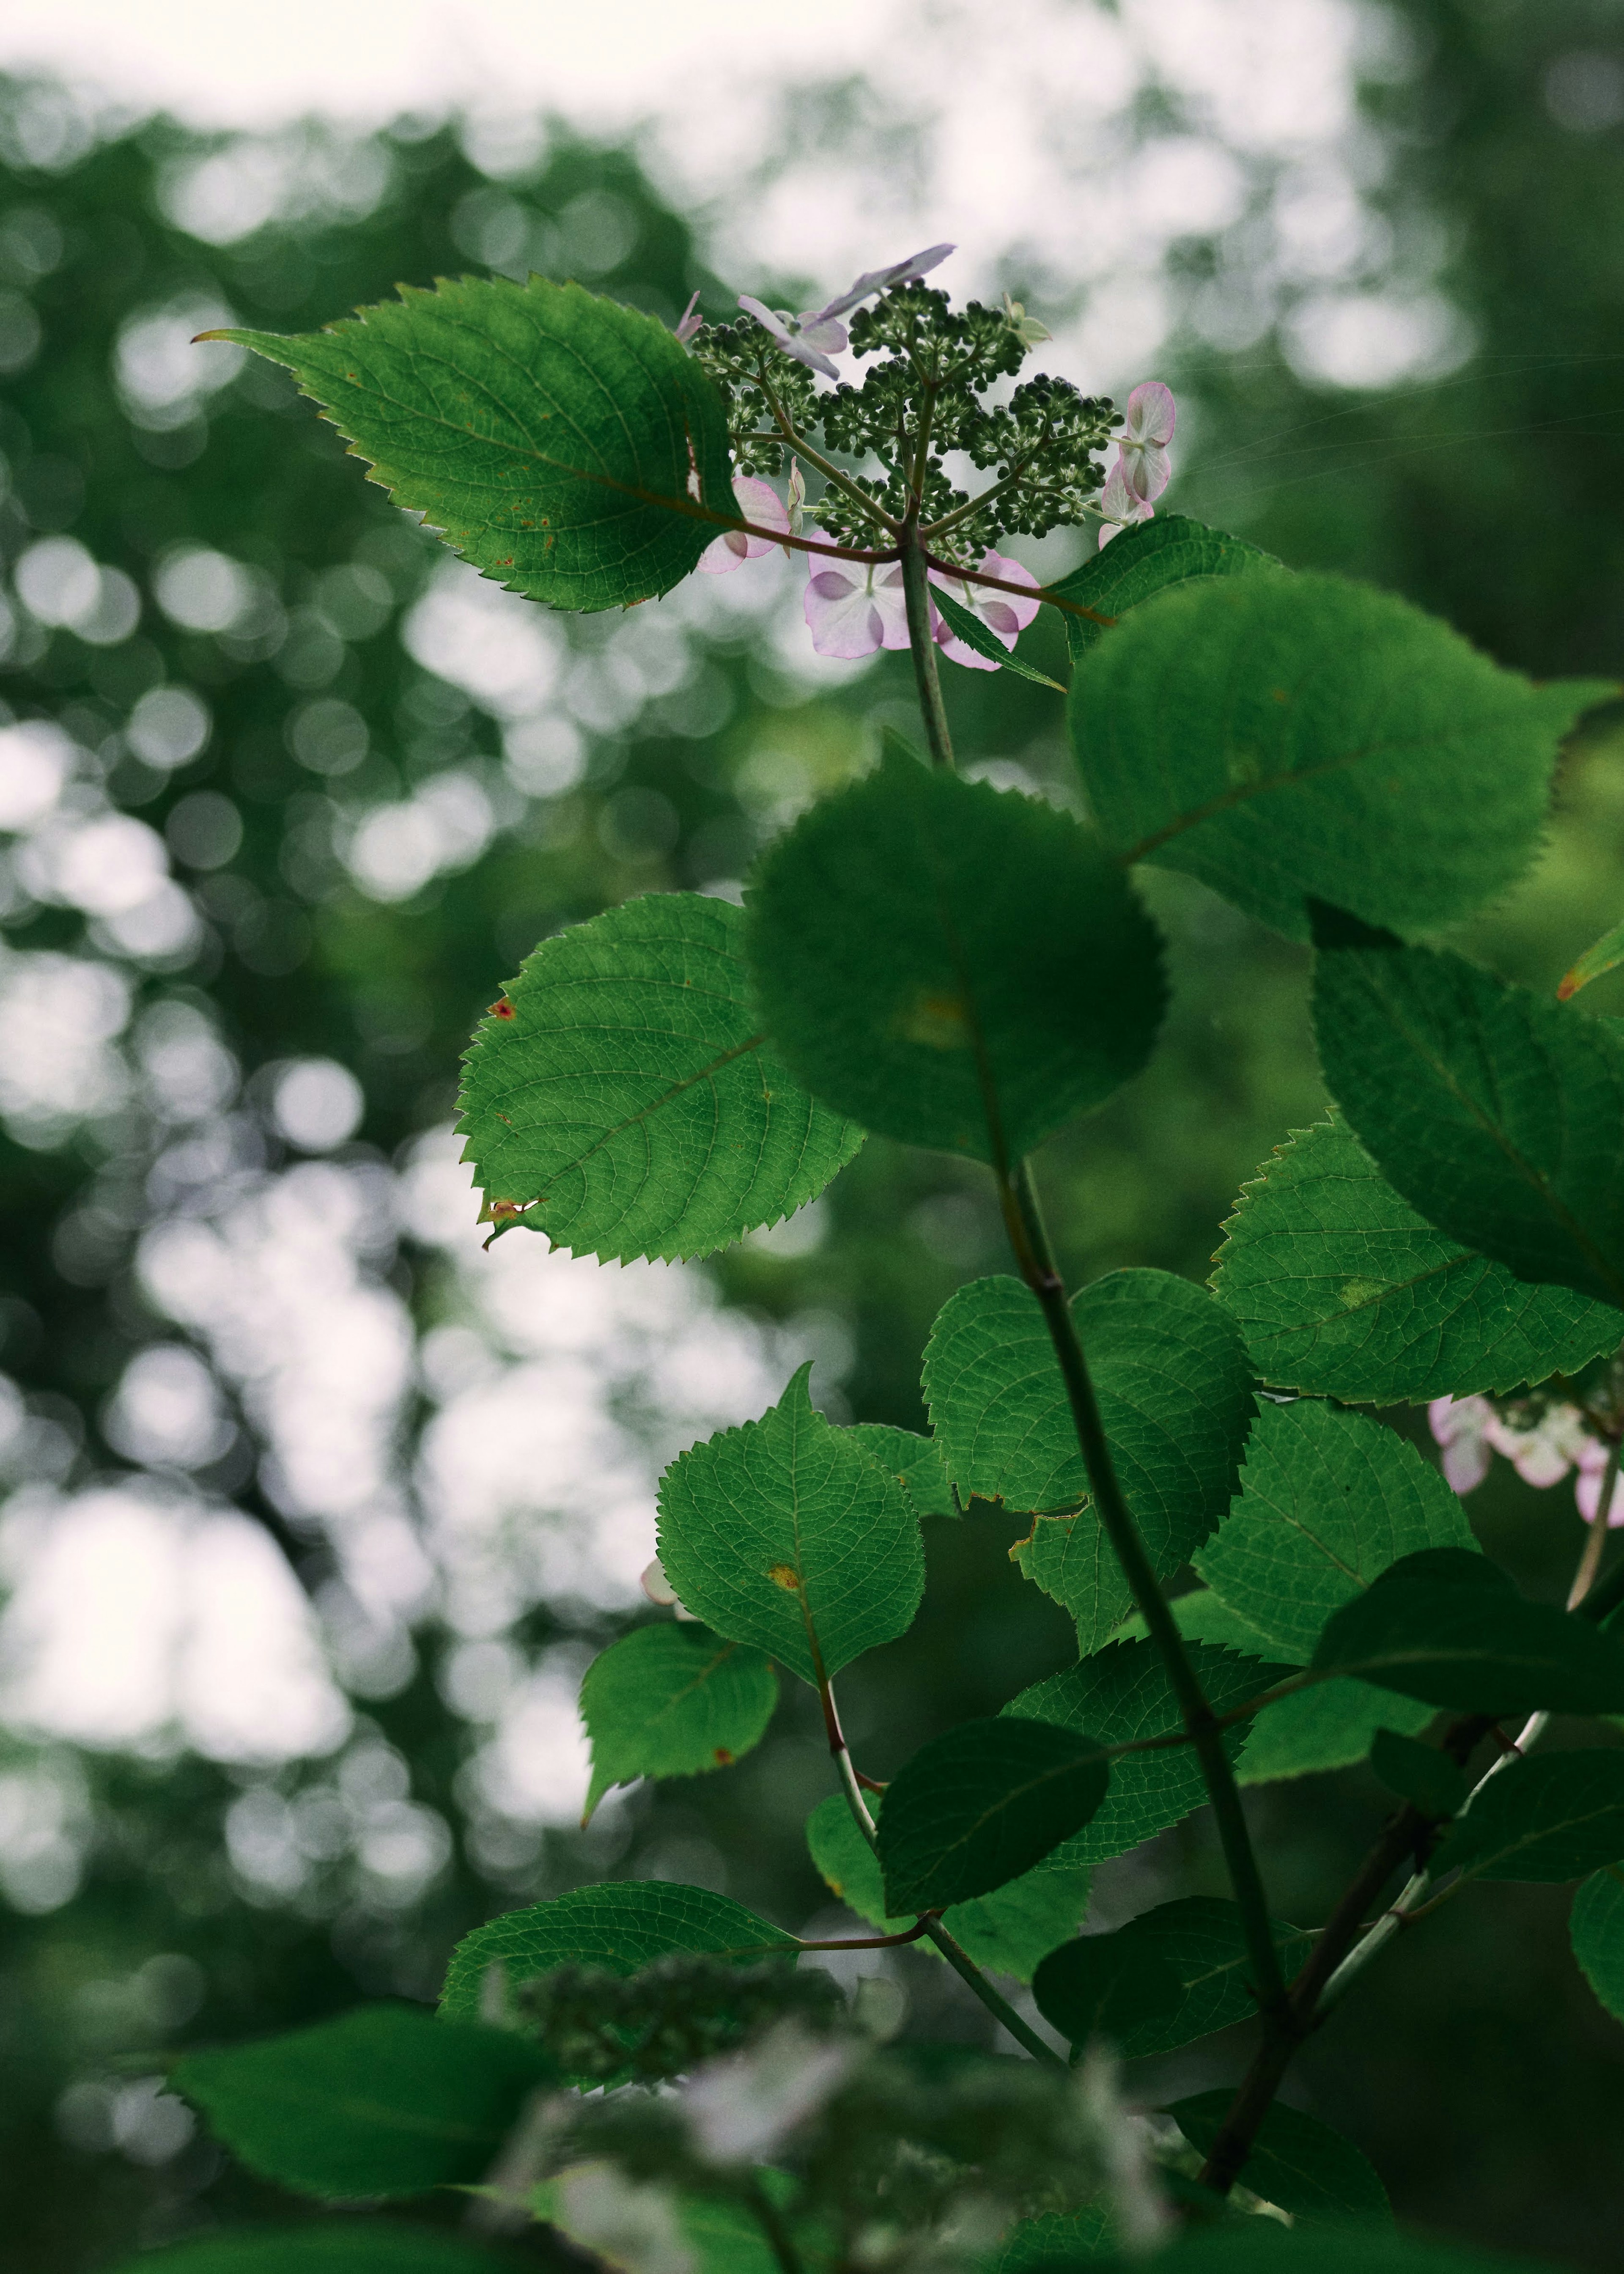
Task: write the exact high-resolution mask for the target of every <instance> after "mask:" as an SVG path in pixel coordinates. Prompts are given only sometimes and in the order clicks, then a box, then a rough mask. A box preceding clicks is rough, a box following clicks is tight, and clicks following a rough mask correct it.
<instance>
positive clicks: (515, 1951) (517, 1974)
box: [440, 1879, 796, 2022]
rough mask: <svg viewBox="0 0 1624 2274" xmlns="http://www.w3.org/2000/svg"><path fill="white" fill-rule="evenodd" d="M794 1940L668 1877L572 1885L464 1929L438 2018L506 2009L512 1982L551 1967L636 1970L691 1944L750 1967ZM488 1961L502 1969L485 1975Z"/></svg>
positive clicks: (788, 1951) (738, 1907)
mask: <svg viewBox="0 0 1624 2274" xmlns="http://www.w3.org/2000/svg"><path fill="white" fill-rule="evenodd" d="M795 1949H796V1943H795V1939H794V1937H793V1935H787V1934H786V1933H785V1932H784V1931H783V1929H782V1928H781V1927H776V1926H769V1925H768V1924H767V1922H766V1920H765V1919H763V1918H757V1917H756V1914H755V1913H754V1912H753V1911H747V1910H746V1909H745V1908H744V1906H743V1904H742V1903H736V1902H734V1901H733V1900H732V1898H731V1897H730V1896H727V1895H715V1894H711V1891H710V1889H709V1888H707V1887H685V1886H679V1885H678V1884H676V1883H675V1882H673V1881H672V1880H669V1879H625V1880H621V1881H619V1882H610V1883H605V1885H603V1886H596V1887H577V1888H576V1889H575V1892H574V1893H573V1894H568V1895H557V1896H554V1898H553V1901H551V1902H545V1903H531V1904H530V1906H529V1908H528V1909H524V1910H517V1911H508V1913H507V1914H506V1915H505V1916H503V1917H501V1918H494V1919H492V1920H490V1921H488V1922H487V1924H485V1925H484V1926H478V1927H476V1928H475V1929H474V1931H473V1932H472V1933H471V1934H466V1935H464V1936H463V1938H462V1941H461V1942H459V1943H458V1945H457V1946H456V1948H455V1950H454V1951H453V1952H452V1954H451V1963H450V1965H449V1966H448V1967H447V1969H446V1983H445V1987H444V1989H443V1990H442V1991H441V1992H440V2014H441V2017H442V2019H444V2020H446V2021H451V2022H462V2021H473V2020H475V2019H477V2017H478V2016H479V2015H480V2014H483V2013H485V2011H487V2010H488V2009H490V2008H494V2009H495V2010H496V2011H497V2012H499V2013H504V2012H506V2011H507V2009H508V1999H509V1997H510V1995H511V1993H512V1992H513V1991H514V1990H515V1988H516V1986H517V1985H518V1984H520V1983H523V1982H530V1981H533V1980H534V1979H535V1978H536V1977H537V1976H538V1975H542V1974H551V1973H552V1972H553V1969H554V1968H555V1967H559V1966H594V1967H602V1968H604V1969H606V1970H607V1971H608V1972H609V1973H612V1974H619V1975H628V1974H636V1973H638V1972H639V1971H641V1969H643V1967H645V1966H648V1965H650V1964H652V1962H654V1961H655V1960H656V1959H658V1958H665V1957H669V1956H670V1955H671V1954H673V1952H676V1951H684V1952H688V1951H691V1952H698V1953H703V1954H710V1955H711V1956H712V1957H719V1958H727V1959H733V1960H736V1961H737V1962H739V1963H740V1964H741V1965H745V1966H753V1965H755V1964H756V1963H757V1962H759V1961H760V1960H761V1959H762V1958H763V1956H771V1954H772V1953H773V1952H774V1951H775V1950H782V1951H783V1953H784V1954H785V1955H786V1958H787V1957H793V1954H794V1952H795ZM492 1968H500V1974H498V1975H496V1976H495V1977H492Z"/></svg>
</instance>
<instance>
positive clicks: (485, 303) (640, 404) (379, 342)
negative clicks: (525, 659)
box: [207, 276, 738, 609]
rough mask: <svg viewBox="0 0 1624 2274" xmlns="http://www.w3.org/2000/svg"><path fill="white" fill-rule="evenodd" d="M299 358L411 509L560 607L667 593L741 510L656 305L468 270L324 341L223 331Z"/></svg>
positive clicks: (323, 400)
mask: <svg viewBox="0 0 1624 2274" xmlns="http://www.w3.org/2000/svg"><path fill="white" fill-rule="evenodd" d="M207 336H208V337H210V338H212V339H226V340H235V341H237V342H238V343H240V344H241V345H242V346H244V347H247V348H252V349H253V350H255V351H256V352H257V353H258V354H259V355H262V356H268V357H269V358H271V360H272V361H273V362H274V363H280V364H285V365H287V366H288V368H289V370H290V371H291V372H292V373H294V375H295V377H296V378H297V380H298V382H299V386H300V388H301V390H302V391H303V392H304V393H305V394H306V395H312V396H313V397H314V398H315V400H316V401H317V402H318V403H320V405H321V406H322V410H323V411H324V412H325V414H326V415H327V418H330V419H331V420H332V422H333V424H334V425H335V426H336V427H337V428H338V431H339V433H341V434H342V435H343V437H344V439H345V440H346V441H348V442H349V443H350V444H351V445H352V447H353V450H354V454H355V455H356V456H357V457H360V458H363V459H365V461H366V462H367V463H368V464H369V465H370V466H371V467H372V479H373V480H374V481H376V482H379V483H380V484H381V485H382V486H383V487H384V488H385V489H387V491H388V492H389V493H390V495H391V496H392V497H393V498H394V499H395V502H396V504H397V505H402V506H405V507H406V508H408V509H409V510H410V511H411V512H413V513H418V514H422V515H423V516H425V519H426V520H427V521H428V523H429V524H430V526H431V527H432V528H433V529H434V530H435V531H439V532H440V533H441V534H442V535H443V536H444V538H445V540H446V542H447V545H450V546H455V549H456V551H457V552H458V553H461V554H462V557H463V559H464V560H467V561H472V562H473V564H474V566H475V567H476V568H477V569H481V570H482V571H483V572H484V573H485V575H486V576H494V577H496V578H497V580H498V581H499V582H500V583H501V584H506V585H508V587H509V589H510V590H512V591H516V592H523V593H525V594H527V595H528V596H529V598H530V599H532V600H545V601H547V602H549V603H550V604H551V605H552V606H553V607H557V608H585V609H590V608H613V607H628V606H630V605H631V604H632V603H633V602H634V601H635V600H646V599H651V598H653V597H654V596H655V595H656V594H658V593H660V592H668V591H670V590H671V588H672V586H673V584H678V583H680V580H681V579H682V578H683V577H684V576H687V575H688V572H689V570H690V569H692V568H693V566H694V564H695V561H697V560H698V558H699V556H700V554H701V553H703V551H704V549H705V546H707V545H708V544H710V543H711V539H712V538H714V537H715V535H716V527H715V524H714V523H710V522H707V521H704V520H698V519H695V518H692V517H691V516H689V515H688V512H687V511H686V510H685V508H687V507H688V504H689V503H690V502H691V501H698V502H700V503H703V505H704V506H706V507H709V508H711V510H712V511H713V512H716V513H718V514H724V515H726V516H727V517H728V518H729V519H730V520H731V519H733V518H734V517H735V516H736V514H737V510H738V509H737V507H736V506H735V504H734V501H733V478H732V473H731V470H730V468H729V465H728V455H727V430H726V407H725V405H724V403H723V402H722V399H721V397H720V396H719V395H718V393H717V391H716V389H715V388H714V387H712V386H711V384H710V382H709V381H708V380H706V378H705V377H704V374H703V373H702V372H701V371H700V369H699V367H698V365H696V364H695V362H694V360H693V358H692V357H691V356H689V355H688V353H687V352H686V351H685V350H683V349H682V348H681V347H680V345H679V344H678V343H677V342H676V340H675V339H673V336H672V335H671V334H670V333H669V332H668V331H667V330H666V328H665V326H664V325H663V324H662V323H659V322H658V321H657V320H656V319H655V318H654V317H652V316H645V315H642V314H640V313H639V312H637V311H636V310H635V309H634V308H624V307H621V306H620V305H619V304H618V303H617V302H615V301H613V300H605V299H599V298H598V297H596V296H595V295H594V294H592V293H590V292H583V290H582V289H581V287H580V286H579V285H578V284H561V285H560V284H550V283H548V282H546V280H545V278H544V277H540V276H532V277H531V278H530V282H528V283H525V284H515V283H512V282H509V281H508V279H507V278H506V277H501V276H492V277H471V276H465V277H463V278H462V280H461V282H455V283H452V282H441V283H440V284H438V285H437V286H436V287H435V288H434V290H432V291H423V290H417V289H414V288H413V287H412V286H410V285H402V287H401V288H400V298H399V299H398V300H396V301H384V302H382V303H380V305H378V306H377V307H374V308H366V309H364V310H362V312H360V314H359V315H357V316H356V317H352V318H346V319H344V320H343V321H342V322H340V323H336V324H329V325H327V327H326V328H324V329H323V330H321V331H320V332H306V333H305V334H303V335H299V336H298V337H296V338H288V339H285V338H282V337H281V336H280V335H277V334H275V333H274V332H253V331H243V330H235V329H234V330H225V331H220V332H214V333H210V334H209V335H207Z"/></svg>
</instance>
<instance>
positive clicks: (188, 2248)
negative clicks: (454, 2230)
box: [117, 2218, 527, 2274]
mask: <svg viewBox="0 0 1624 2274" xmlns="http://www.w3.org/2000/svg"><path fill="white" fill-rule="evenodd" d="M524 2263H527V2262H526V2261H524V2260H521V2259H519V2258H516V2257H515V2256H514V2255H512V2254H511V2253H509V2252H508V2251H503V2250H491V2249H486V2248H481V2247H480V2245H479V2244H477V2243H474V2242H465V2241H464V2240H462V2236H461V2235H457V2234H444V2233H436V2231H435V2230H434V2229H433V2228H432V2227H426V2226H402V2225H398V2224H396V2223H395V2221H394V2220H390V2219H375V2218H369V2219H336V2220H331V2221H329V2220H327V2219H323V2220H321V2221H320V2222H317V2221H314V2220H312V2222H311V2223H310V2224H309V2225H304V2226H286V2225H284V2226H276V2227H257V2228H249V2229H244V2231H242V2232H241V2233H235V2234H233V2233H225V2234H203V2235H197V2236H194V2237H193V2239H192V2240H191V2241H189V2242H175V2243H171V2244H170V2245H169V2248H168V2249H165V2250H144V2251H142V2252H141V2254H140V2255H139V2257H137V2258H132V2259H128V2260H126V2261H125V2263H124V2265H123V2266H122V2267H120V2268H119V2269H118V2270H117V2274H501V2270H502V2269H503V2268H504V2267H505V2268H507V2269H508V2274H515V2270H516V2269H517V2268H518V2267H520V2266H521V2265H523V2264H524Z"/></svg>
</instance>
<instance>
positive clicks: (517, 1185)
mask: <svg viewBox="0 0 1624 2274" xmlns="http://www.w3.org/2000/svg"><path fill="white" fill-rule="evenodd" d="M743 927H744V918H743V916H742V915H741V913H740V911H739V910H738V909H737V908H735V907H733V906H732V905H731V904H730V903H729V902H728V901H726V900H709V899H706V898H705V897H704V896H703V895H702V894H701V893H698V892H650V893H649V894H647V895H646V896H645V897H644V898H643V899H642V900H628V901H626V902H624V903H623V904H622V905H621V906H620V907H617V908H610V909H607V910H606V911H605V914H604V915H600V916H594V917H593V918H592V919H591V920H590V922H587V923H583V924H575V925H572V926H571V928H570V929H569V930H568V931H563V932H560V933H559V934H558V935H557V936H556V937H553V938H552V939H545V940H543V942H542V943H541V945H540V946H539V947H538V948H537V949H535V950H534V952H533V953H531V954H530V955H529V956H527V957H526V959H525V961H524V967H523V970H522V971H521V972H520V974H519V976H518V977H517V978H516V979H515V981H514V982H513V983H512V985H511V986H510V987H509V988H508V992H507V994H506V995H505V996H503V997H502V998H500V1000H499V1002H498V1004H497V1005H495V1007H494V1008H493V1009H492V1011H491V1012H490V1013H488V1014H487V1015H486V1016H485V1019H483V1020H481V1021H480V1024H479V1028H478V1030H477V1033H476V1035H475V1037H474V1042H473V1046H472V1048H471V1049H470V1051H469V1053H468V1056H467V1059H466V1062H465V1071H464V1073H463V1078H462V1120H461V1122H460V1123H459V1124H458V1133H459V1134H460V1135H462V1136H464V1137H466V1138H467V1140H468V1143H467V1146H466V1148H464V1151H463V1155H462V1157H463V1159H464V1160H466V1161H471V1162H472V1163H473V1164H474V1178H475V1181H476V1183H477V1184H478V1185H479V1186H480V1187H481V1188H482V1190H483V1191H484V1193H485V1210H484V1216H485V1218H487V1219H489V1218H492V1216H493V1217H494V1220H495V1221H496V1222H497V1223H498V1224H504V1223H507V1222H510V1221H512V1220H513V1219H512V1218H511V1216H510V1215H509V1214H508V1211H511V1210H512V1209H523V1210H524V1215H523V1218H522V1219H521V1220H522V1221H523V1224H527V1225H529V1226H530V1228H531V1229H532V1230H533V1231H540V1232H543V1233H545V1236H546V1237H547V1239H550V1240H552V1241H553V1243H554V1245H555V1246H560V1247H567V1248H572V1249H574V1250H575V1252H576V1253H577V1254H588V1255H597V1256H600V1257H602V1258H604V1259H605V1261H607V1260H611V1259H618V1260H620V1261H627V1260H628V1259H629V1258H630V1257H632V1256H664V1257H676V1256H692V1255H705V1254H710V1253H711V1250H712V1249H714V1248H718V1247H723V1246H726V1244H727V1243H728V1241H729V1240H733V1239H739V1238H740V1237H741V1234H743V1233H744V1232H747V1231H752V1230H754V1229H756V1227H757V1226H759V1225H762V1224H774V1223H777V1221H778V1219H779V1218H780V1217H781V1216H789V1215H792V1214H793V1211H794V1210H795V1209H798V1208H800V1207H801V1206H802V1204H803V1203H804V1202H805V1201H809V1200H810V1199H812V1197H813V1196H814V1194H815V1193H820V1192H822V1190H823V1186H825V1185H826V1184H827V1183H828V1182H829V1180H830V1178H831V1177H832V1176H834V1175H835V1174H836V1172H837V1171H838V1170H839V1169H841V1168H843V1167H844V1166H845V1164H846V1162H847V1161H849V1160H851V1159H852V1158H853V1155H854V1154H856V1153H857V1151H858V1150H859V1148H861V1144H862V1132H861V1129H859V1128H857V1127H856V1126H855V1125H854V1124H853V1123H851V1122H848V1121H842V1120H841V1119H839V1118H838V1116H836V1115H834V1114H831V1112H829V1111H827V1109H826V1108H825V1107H823V1106H822V1105H819V1104H818V1103H816V1101H815V1100H814V1099H812V1098H810V1097H808V1096H807V1095H806V1093H805V1091H804V1090H802V1089H801V1088H798V1087H797V1085H796V1084H795V1082H794V1081H792V1079H791V1078H790V1075H789V1073H788V1071H787V1069H786V1066H785V1065H784V1064H783V1061H782V1060H781V1059H780V1058H779V1057H778V1053H777V1052H776V1051H775V1050H772V1049H771V1046H770V1045H769V1044H768V1043H766V1041H765V1040H764V1038H763V1035H762V1031H761V1020H760V1018H759V1016H758V1015H757V1013H756V1010H755V1008H754V1006H753V1005H752V1004H751V1001H750V991H749V983H748V977H747V975H746V972H745V967H744V953H743Z"/></svg>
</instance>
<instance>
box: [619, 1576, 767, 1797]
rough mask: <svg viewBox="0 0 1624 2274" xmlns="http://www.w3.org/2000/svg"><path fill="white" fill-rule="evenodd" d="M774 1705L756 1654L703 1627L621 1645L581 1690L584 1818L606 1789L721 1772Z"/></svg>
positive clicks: (662, 1627) (646, 1633)
mask: <svg viewBox="0 0 1624 2274" xmlns="http://www.w3.org/2000/svg"><path fill="white" fill-rule="evenodd" d="M777 1704H778V1676H777V1675H775V1674H774V1672H773V1670H772V1668H771V1665H770V1664H769V1662H768V1660H766V1659H765V1658H764V1657H763V1654H762V1653H761V1652H760V1651H758V1650H752V1649H750V1648H749V1646H748V1645H747V1644H742V1643H736V1642H723V1641H721V1640H720V1639H719V1638H718V1637H717V1636H715V1635H713V1634H712V1633H711V1631H710V1630H709V1628H707V1627H702V1626H697V1625H690V1624H688V1623H682V1622H680V1621H676V1620H672V1621H667V1622H663V1623H660V1624H659V1625H658V1626H646V1627H638V1628H636V1629H635V1631H634V1632H633V1633H631V1634H628V1635H624V1636H622V1637H621V1638H620V1641H619V1642H616V1643H611V1644H610V1645H609V1647H608V1649H607V1650H605V1651H604V1652H602V1653H600V1654H599V1655H598V1657H597V1658H595V1659H594V1660H592V1663H591V1665H590V1666H589V1667H588V1668H587V1670H586V1678H585V1679H584V1681H583V1683H582V1684H581V1718H582V1720H583V1721H584V1722H585V1723H586V1729H587V1735H588V1736H589V1737H590V1739H591V1741H592V1784H591V1789H590V1791H589V1792H588V1794H587V1796H586V1817H590V1815H591V1813H592V1811H593V1810H594V1809H595V1808H596V1807H597V1805H598V1802H599V1801H600V1800H601V1799H602V1798H603V1796H604V1795H605V1793H606V1792H607V1791H608V1790H609V1788H610V1787H611V1786H612V1785H617V1784H630V1783H631V1782H632V1781H633V1779H634V1778H636V1777H645V1776H647V1777H668V1776H696V1775H698V1774H699V1773H700V1772H701V1771H702V1770H705V1769H718V1768H726V1767H727V1766H729V1765H730V1764H731V1763H732V1762H733V1761H736V1760H737V1759H738V1758H739V1756H740V1754H741V1753H748V1751H749V1750H750V1748H751V1746H752V1745H754V1744H755V1743H757V1741H758V1740H759V1739H760V1737H761V1736H762V1733H763V1730H764V1729H765V1728H766V1727H767V1724H768V1722H769V1721H771V1719H772V1709H773V1707H774V1706H776V1705H777ZM582 1820H583V1822H584V1821H585V1820H586V1818H585V1817H583V1819H582Z"/></svg>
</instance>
